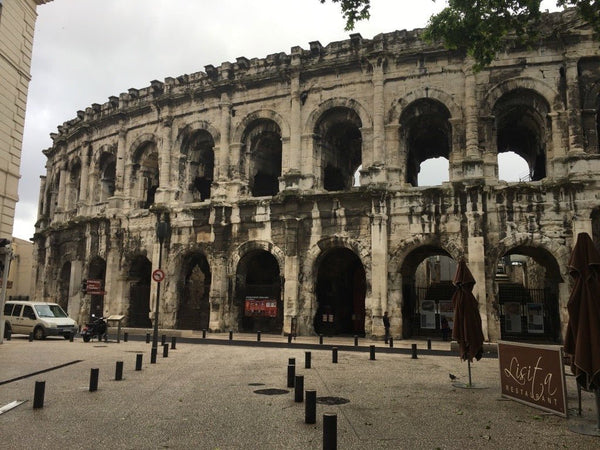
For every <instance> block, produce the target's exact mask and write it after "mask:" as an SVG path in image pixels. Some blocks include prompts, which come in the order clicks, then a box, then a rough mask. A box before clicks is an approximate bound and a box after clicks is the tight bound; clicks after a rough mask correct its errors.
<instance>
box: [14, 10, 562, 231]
mask: <svg viewBox="0 0 600 450" xmlns="http://www.w3.org/2000/svg"><path fill="white" fill-rule="evenodd" d="M371 3H372V6H371V19H370V20H369V21H368V22H361V23H359V24H358V25H357V26H356V28H355V30H353V31H352V32H351V33H360V34H361V35H362V36H363V37H364V38H367V39H371V38H373V37H374V36H375V35H377V34H379V33H382V32H386V33H387V32H391V31H394V30H402V29H409V30H410V29H414V28H423V27H424V26H425V25H426V24H427V20H428V19H429V17H430V16H431V15H432V14H434V13H436V12H438V11H440V10H441V9H442V8H443V7H444V5H445V3H446V2H445V1H442V0H437V1H436V2H433V1H431V0H371ZM544 3H548V4H550V5H552V4H553V3H554V2H553V1H549V2H548V1H546V2H544ZM344 25H345V24H344V20H343V19H342V17H341V13H340V10H339V6H338V5H335V4H331V3H327V4H324V5H322V4H321V3H320V2H319V0H253V1H250V0H214V1H213V0H54V1H53V2H51V3H49V4H46V5H42V6H40V7H38V19H37V23H36V30H35V40H34V47H33V62H32V69H31V72H32V79H31V83H30V85H29V97H28V102H27V116H26V120H25V135H24V138H23V154H22V160H21V180H20V183H19V203H18V204H17V210H16V217H15V224H14V232H13V235H14V236H16V237H19V238H21V239H29V238H31V237H32V236H33V233H34V223H35V221H36V219H37V206H38V196H39V186H40V175H45V173H46V171H45V168H44V165H45V163H46V158H45V156H44V155H43V154H42V150H43V149H46V148H48V147H50V146H51V145H52V141H51V139H50V136H49V134H50V133H52V132H56V127H57V126H58V125H60V124H62V123H63V122H65V121H67V120H70V119H72V118H74V117H75V116H76V112H77V110H84V109H85V108H86V107H88V106H90V105H91V104H92V103H100V104H102V103H105V102H106V101H107V100H108V97H109V96H111V95H116V96H118V95H119V94H120V93H122V92H127V90H128V89H129V88H132V87H134V88H144V87H146V86H148V85H149V84H150V81H151V80H155V79H156V80H164V78H165V77H169V76H170V77H177V76H179V75H183V74H189V73H194V72H198V71H203V70H204V66H205V65H209V64H212V65H213V66H215V67H217V66H219V65H220V64H221V63H222V62H225V61H231V62H233V61H235V59H236V58H237V57H239V56H245V57H247V58H249V59H251V58H254V57H257V58H264V57H266V56H267V55H268V54H271V53H279V52H286V53H289V52H290V49H291V47H293V46H296V45H299V46H300V47H302V48H304V49H308V48H309V46H308V43H309V42H311V41H320V42H321V44H323V45H327V44H328V43H330V42H335V41H340V40H344V39H348V36H349V34H350V32H347V31H344Z"/></svg>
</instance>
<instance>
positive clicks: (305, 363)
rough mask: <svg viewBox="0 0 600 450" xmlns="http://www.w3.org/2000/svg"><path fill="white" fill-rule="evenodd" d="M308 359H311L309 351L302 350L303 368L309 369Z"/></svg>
mask: <svg viewBox="0 0 600 450" xmlns="http://www.w3.org/2000/svg"><path fill="white" fill-rule="evenodd" d="M310 359H311V354H310V352H304V368H305V369H310Z"/></svg>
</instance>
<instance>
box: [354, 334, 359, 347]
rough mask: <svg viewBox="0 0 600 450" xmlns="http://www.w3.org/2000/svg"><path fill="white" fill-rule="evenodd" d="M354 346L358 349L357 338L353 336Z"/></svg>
mask: <svg viewBox="0 0 600 450" xmlns="http://www.w3.org/2000/svg"><path fill="white" fill-rule="evenodd" d="M354 346H355V347H358V336H356V335H354Z"/></svg>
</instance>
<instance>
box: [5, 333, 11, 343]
mask: <svg viewBox="0 0 600 450" xmlns="http://www.w3.org/2000/svg"><path fill="white" fill-rule="evenodd" d="M5 333H6V340H7V341H10V339H11V336H12V331H10V330H6V331H5Z"/></svg>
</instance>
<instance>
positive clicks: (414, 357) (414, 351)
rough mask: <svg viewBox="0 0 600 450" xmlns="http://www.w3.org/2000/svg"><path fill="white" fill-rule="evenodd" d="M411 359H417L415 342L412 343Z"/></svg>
mask: <svg viewBox="0 0 600 450" xmlns="http://www.w3.org/2000/svg"><path fill="white" fill-rule="evenodd" d="M411 347H412V359H417V344H412V346H411Z"/></svg>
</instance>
